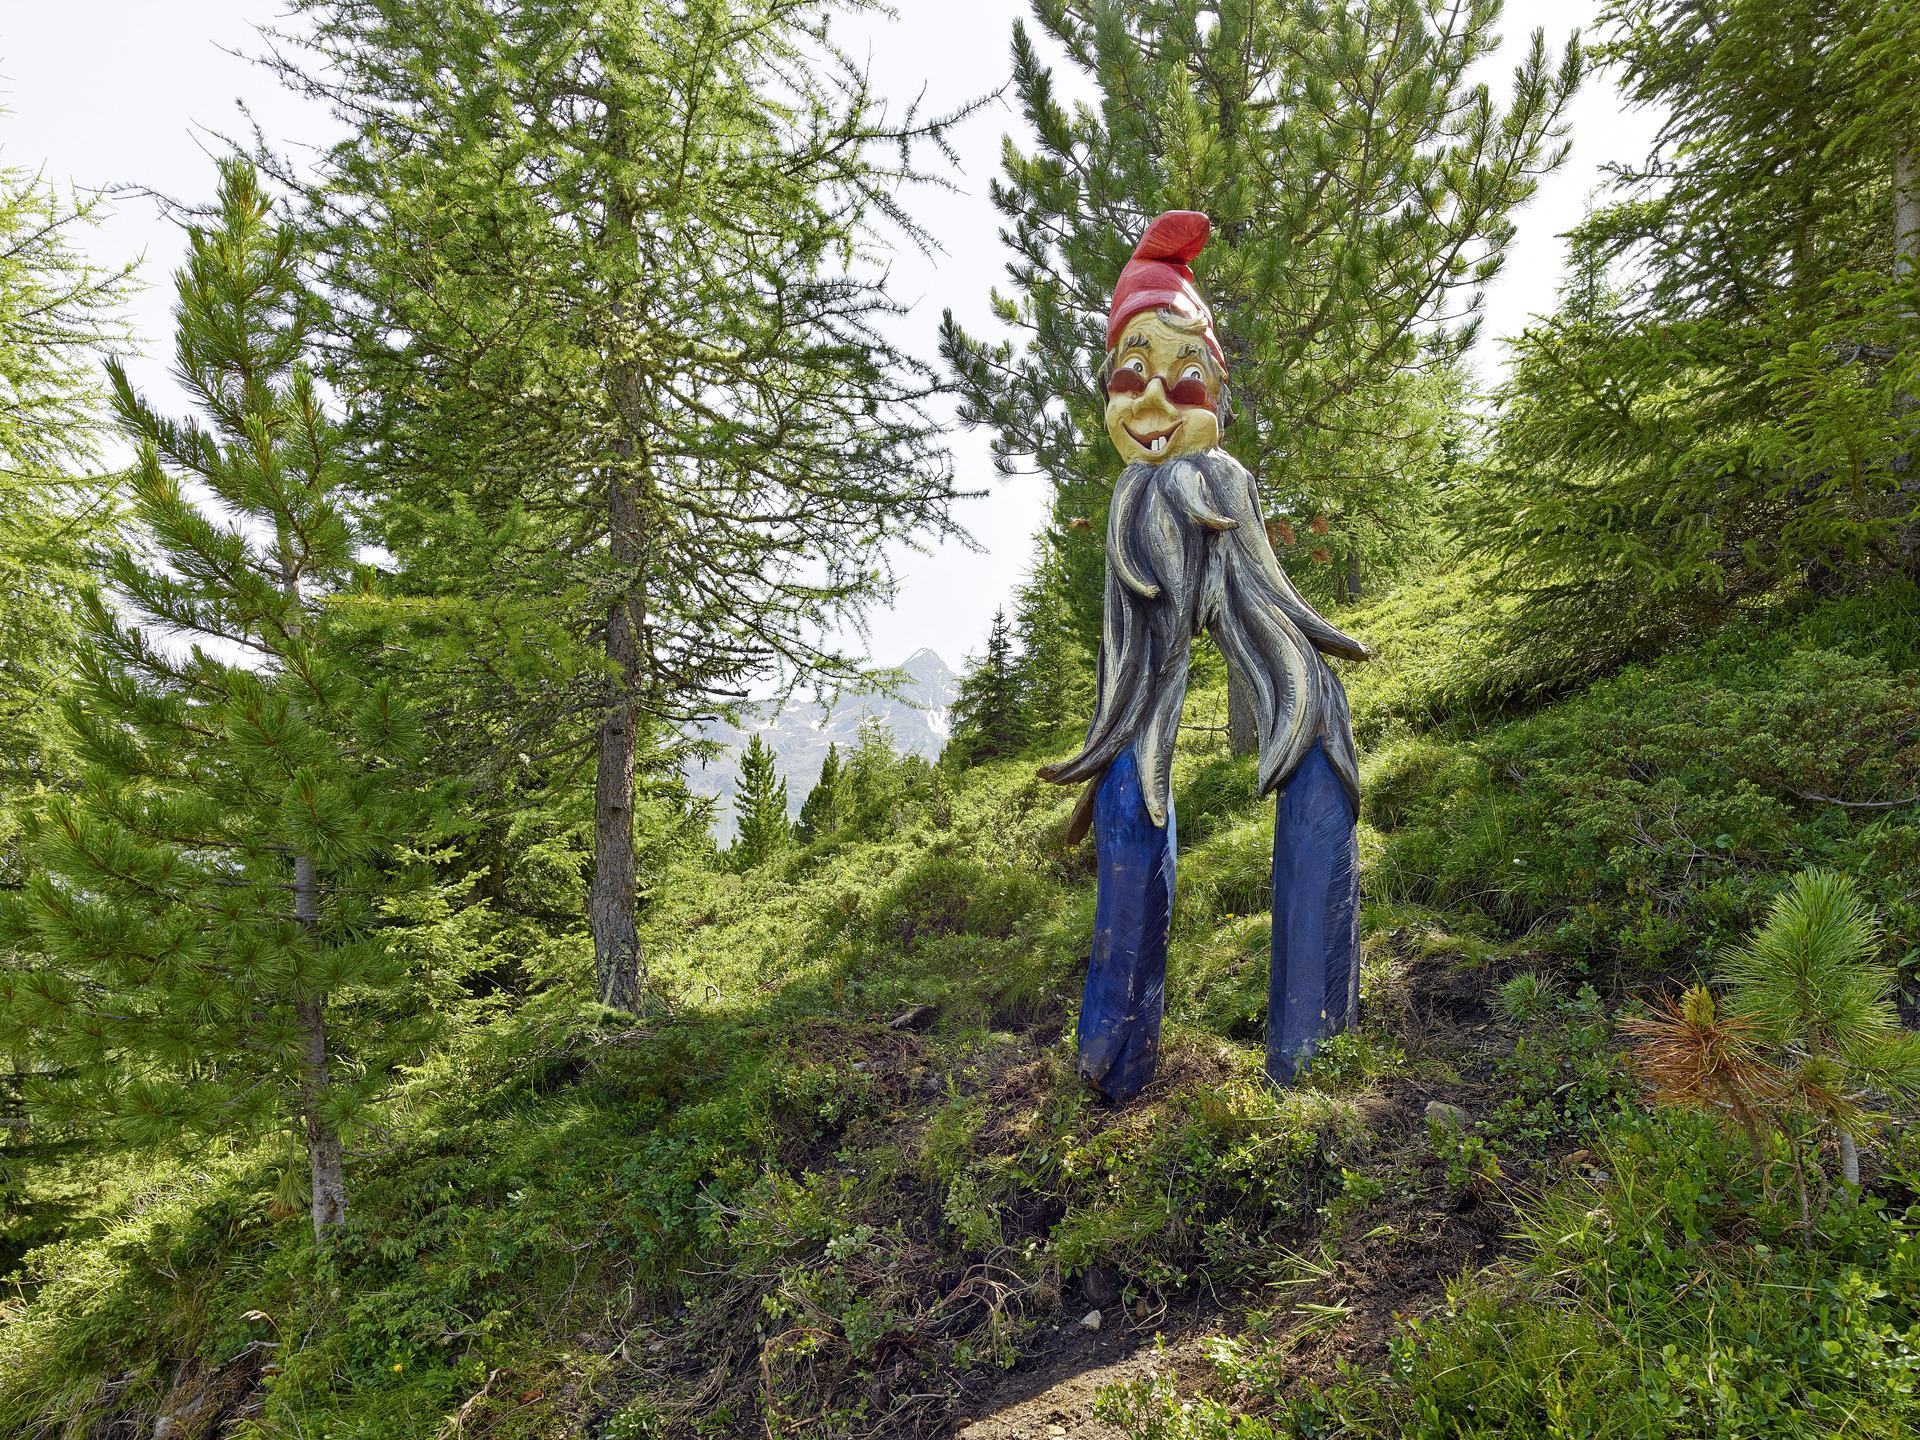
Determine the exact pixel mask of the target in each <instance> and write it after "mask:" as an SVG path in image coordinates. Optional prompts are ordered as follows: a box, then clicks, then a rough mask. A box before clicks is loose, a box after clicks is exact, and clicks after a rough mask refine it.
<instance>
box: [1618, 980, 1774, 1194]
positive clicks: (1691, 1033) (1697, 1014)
mask: <svg viewBox="0 0 1920 1440" xmlns="http://www.w3.org/2000/svg"><path fill="white" fill-rule="evenodd" d="M1653 1010H1654V1013H1653V1014H1652V1015H1645V1016H1633V1017H1631V1018H1629V1019H1627V1020H1624V1021H1622V1022H1621V1028H1622V1029H1624V1030H1626V1031H1627V1033H1628V1034H1631V1035H1637V1036H1639V1037H1641V1038H1640V1043H1639V1044H1637V1045H1635V1046H1634V1047H1633V1049H1632V1050H1630V1051H1629V1052H1628V1054H1627V1063H1628V1065H1629V1066H1630V1067H1631V1068H1632V1070H1633V1072H1634V1074H1635V1075H1636V1076H1637V1077H1638V1078H1639V1080H1640V1081H1641V1083H1642V1084H1643V1085H1645V1086H1646V1087H1647V1089H1648V1090H1649V1091H1651V1092H1652V1095H1651V1098H1652V1100H1653V1103H1654V1104H1656V1105H1670V1106H1673V1107H1675V1108H1678V1109H1683V1110H1694V1111H1698V1112H1700V1113H1703V1114H1708V1115H1713V1116H1715V1117H1717V1118H1719V1119H1721V1120H1723V1121H1732V1122H1733V1123H1734V1124H1737V1125H1738V1126H1739V1127H1740V1128H1741V1130H1742V1131H1743V1132H1745V1134H1746V1137H1747V1143H1748V1146H1749V1147H1750V1148H1751V1149H1752V1151H1753V1157H1754V1161H1755V1163H1759V1162H1760V1160H1761V1158H1762V1156H1763V1154H1764V1150H1763V1141H1762V1136H1763V1134H1764V1130H1763V1128H1762V1127H1763V1125H1764V1124H1765V1123H1766V1122H1767V1121H1768V1119H1769V1118H1770V1117H1769V1116H1768V1112H1769V1110H1770V1109H1772V1107H1774V1106H1777V1105H1778V1104H1779V1103H1780V1102H1781V1101H1783V1100H1785V1099H1786V1098H1787V1096H1788V1095H1789V1094H1790V1093H1791V1090H1792V1086H1791V1084H1790V1082H1789V1080H1788V1078H1787V1076H1786V1075H1785V1074H1784V1073H1783V1072H1782V1071H1781V1070H1780V1068H1779V1067H1778V1066H1776V1065H1774V1064H1772V1063H1771V1062H1770V1061H1769V1060H1768V1059H1767V1057H1766V1054H1765V1051H1764V1049H1763V1047H1762V1043H1761V1040H1760V1035H1759V1027H1758V1026H1757V1025H1756V1024H1755V1023H1754V1022H1753V1021H1752V1020H1750V1019H1748V1018H1747V1017H1745V1016H1742V1015H1730V1014H1725V1013H1723V1012H1722V1011H1721V1009H1720V1007H1719V1006H1718V1005H1717V1004H1716V1003H1715V1001H1714V998H1713V994H1712V992H1711V991H1709V990H1707V989H1706V987H1705V986H1701V985H1695V986H1693V987H1691V988H1689V989H1687V990H1685V991H1683V992H1682V993H1681V995H1680V996H1679V998H1678V999H1675V998H1673V997H1672V996H1666V995H1663V996H1661V997H1660V998H1659V999H1658V1000H1656V1001H1655V1002H1654V1005H1653Z"/></svg>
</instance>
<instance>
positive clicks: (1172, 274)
mask: <svg viewBox="0 0 1920 1440" xmlns="http://www.w3.org/2000/svg"><path fill="white" fill-rule="evenodd" d="M1211 233H1212V227H1211V226H1210V225H1209V224H1208V223H1207V217H1206V216H1205V215H1202V214H1201V213H1200V212H1199V211H1198V210H1169V211H1167V213H1166V214H1164V215H1162V216H1160V217H1159V218H1157V219H1156V220H1155V221H1154V222H1153V223H1152V224H1151V225H1149V226H1147V233H1146V234H1144V235H1142V236H1141V237H1140V243H1139V244H1138V245H1136V246H1134V247H1133V258H1132V259H1131V260H1129V261H1127V264H1126V268H1125V269H1124V270H1122V271H1121V272H1120V283H1119V284H1118V285H1115V286H1114V287H1113V306H1112V308H1111V309H1109V310H1108V311H1107V349H1109V350H1111V349H1113V347H1114V345H1115V343H1116V342H1118V340H1119V339H1120V331H1121V328H1122V327H1123V326H1125V324H1126V323H1127V321H1129V320H1131V319H1132V318H1133V317H1134V316H1136V315H1138V314H1139V313H1140V312H1141V311H1142V310H1162V309H1165V310H1171V311H1173V312H1174V313H1175V314H1176V315H1185V316H1187V317H1188V318H1189V319H1194V320H1199V321H1202V322H1203V323H1204V324H1205V325H1206V327H1207V329H1206V336H1207V348H1208V349H1209V350H1211V351H1212V352H1213V358H1214V359H1215V360H1217V361H1218V362H1219V363H1220V368H1221V369H1222V370H1225V369H1226V368H1227V357H1226V355H1225V354H1223V353H1222V352H1221V349H1220V339H1219V337H1218V336H1216V335H1215V334H1214V333H1213V311H1211V310H1209V309H1208V308H1207V302H1206V301H1204V300H1202V299H1201V298H1200V291H1199V290H1198V289H1197V288H1196V287H1195V285H1194V283H1193V271H1192V270H1191V269H1189V268H1188V265H1189V262H1190V261H1191V260H1192V259H1193V258H1194V257H1195V256H1196V255H1198V254H1199V253H1200V252H1201V251H1202V250H1204V249H1206V248H1207V236H1208V235H1209V234H1211Z"/></svg>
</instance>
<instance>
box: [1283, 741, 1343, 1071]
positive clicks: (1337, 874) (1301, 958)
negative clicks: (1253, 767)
mask: <svg viewBox="0 0 1920 1440" xmlns="http://www.w3.org/2000/svg"><path fill="white" fill-rule="evenodd" d="M1357 818H1358V817H1357V816H1356V815H1355V814H1354V810H1353V802H1352V801H1351V800H1349V799H1348V798H1347V792H1346V787H1344V786H1343V785H1341V783H1340V777H1339V776H1338V775H1336V774H1334V770H1333V766H1332V765H1330V764H1328V763H1327V757H1326V754H1325V752H1324V751H1322V750H1321V748H1320V746H1319V744H1318V743H1317V742H1316V743H1315V744H1314V747H1313V748H1312V749H1311V750H1309V751H1308V752H1307V754H1306V758H1305V759H1303V760H1301V762H1300V765H1299V768H1298V769H1296V770H1295V771H1294V772H1293V777H1292V778H1291V779H1290V780H1288V781H1287V785H1286V788H1285V789H1284V790H1282V791H1281V792H1280V798H1279V801H1278V803H1277V805H1276V806H1275V814H1274V822H1273V968H1272V972H1271V975H1270V978H1269V979H1268V982H1267V1078H1268V1079H1270V1080H1272V1081H1273V1082H1274V1083H1275V1084H1276V1085H1286V1084H1289V1083H1291V1082H1292V1080H1293V1078H1294V1075H1295V1073H1296V1072H1297V1071H1298V1070H1300V1069H1302V1068H1304V1067H1305V1065H1306V1062H1307V1061H1308V1060H1309V1059H1311V1057H1312V1055H1313V1052H1314V1051H1315V1050H1316V1049H1318V1048H1319V1046H1320V1044H1321V1042H1323V1041H1325V1040H1327V1039H1328V1038H1329V1037H1331V1036H1333V1035H1334V1034H1336V1033H1337V1032H1339V1031H1341V1030H1343V1029H1345V1028H1346V1027H1347V1026H1348V1025H1350V1024H1352V1023H1353V1022H1354V1021H1355V1020H1356V1019H1358V1018H1359V1010H1360V967H1359V938H1360V846H1359V840H1358V837H1357V835H1356V834H1355V822H1356V820H1357Z"/></svg>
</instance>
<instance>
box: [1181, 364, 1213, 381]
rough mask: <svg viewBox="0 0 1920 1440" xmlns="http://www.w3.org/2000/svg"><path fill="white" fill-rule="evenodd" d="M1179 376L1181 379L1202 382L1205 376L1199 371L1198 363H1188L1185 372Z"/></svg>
mask: <svg viewBox="0 0 1920 1440" xmlns="http://www.w3.org/2000/svg"><path fill="white" fill-rule="evenodd" d="M1180 378H1181V379H1182V380H1199V381H1203V382H1204V381H1205V380H1206V378H1207V377H1206V376H1205V375H1204V374H1202V373H1201V370H1200V367H1199V366H1198V365H1189V366H1187V371H1186V374H1184V375H1182V376H1181V377H1180Z"/></svg>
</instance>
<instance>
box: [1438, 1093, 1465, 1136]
mask: <svg viewBox="0 0 1920 1440" xmlns="http://www.w3.org/2000/svg"><path fill="white" fill-rule="evenodd" d="M1472 1123H1473V1117H1472V1116H1471V1115H1469V1114H1467V1112H1466V1111H1464V1110H1462V1109H1461V1108H1460V1107H1459V1106H1458V1105H1449V1104H1447V1102H1446V1101H1444V1100H1429V1101H1428V1102H1427V1124H1429V1125H1444V1126H1446V1127H1447V1129H1449V1130H1451V1131H1453V1133H1454V1134H1456V1135H1458V1134H1460V1133H1461V1132H1462V1131H1464V1130H1465V1129H1466V1128H1467V1126H1469V1125H1471V1124H1472Z"/></svg>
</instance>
